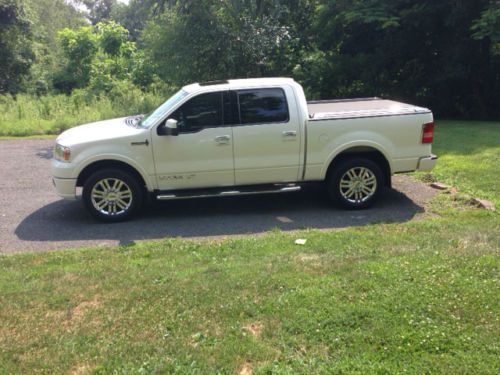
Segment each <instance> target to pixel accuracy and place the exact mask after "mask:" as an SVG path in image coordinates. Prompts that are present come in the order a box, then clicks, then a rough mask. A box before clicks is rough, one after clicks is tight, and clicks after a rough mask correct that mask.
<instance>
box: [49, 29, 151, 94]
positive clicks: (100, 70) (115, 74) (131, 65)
mask: <svg viewBox="0 0 500 375" xmlns="http://www.w3.org/2000/svg"><path fill="white" fill-rule="evenodd" d="M59 39H60V43H61V47H62V52H63V61H64V62H63V64H62V66H61V68H60V70H59V72H58V73H57V75H56V76H55V77H54V87H55V88H56V89H59V90H60V91H62V92H66V93H69V92H71V90H72V89H74V88H85V87H88V88H90V89H91V90H92V91H93V92H94V93H95V94H98V93H107V92H109V91H111V90H112V89H113V87H115V86H116V85H117V83H118V82H119V81H133V82H135V83H137V84H138V85H139V87H142V88H146V87H147V86H148V85H149V84H151V82H152V81H153V79H154V75H153V72H152V71H150V70H148V69H147V68H146V67H145V64H144V62H143V60H144V54H143V53H142V52H138V51H137V47H136V44H135V42H132V41H129V40H128V39H129V35H128V31H127V29H125V28H124V27H122V26H120V25H118V24H117V23H115V22H114V21H106V22H99V23H98V24H97V25H96V26H84V27H81V28H79V29H64V30H62V31H60V33H59Z"/></svg>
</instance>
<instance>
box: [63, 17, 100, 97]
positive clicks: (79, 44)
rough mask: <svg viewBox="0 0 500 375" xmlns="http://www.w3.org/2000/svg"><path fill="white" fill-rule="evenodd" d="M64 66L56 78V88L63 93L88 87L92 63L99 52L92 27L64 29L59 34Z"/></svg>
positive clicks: (96, 38)
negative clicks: (76, 88)
mask: <svg viewBox="0 0 500 375" xmlns="http://www.w3.org/2000/svg"><path fill="white" fill-rule="evenodd" d="M58 37H59V41H60V45H61V48H62V54H63V56H64V59H65V61H64V65H63V67H62V69H61V71H59V73H58V75H57V76H56V77H54V87H55V88H56V89H58V90H60V91H63V92H70V91H71V90H72V89H73V88H75V87H78V88H82V87H86V86H87V85H88V83H89V81H90V78H91V77H90V72H91V69H92V62H93V60H94V57H95V55H96V53H97V51H98V37H97V34H95V33H94V30H93V28H92V27H91V26H84V27H80V28H79V29H68V28H66V29H63V30H61V31H60V32H59V34H58Z"/></svg>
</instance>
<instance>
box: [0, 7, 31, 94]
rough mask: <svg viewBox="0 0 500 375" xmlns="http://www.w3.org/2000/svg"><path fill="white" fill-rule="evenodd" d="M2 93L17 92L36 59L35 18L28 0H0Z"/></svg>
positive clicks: (0, 77)
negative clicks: (29, 12)
mask: <svg viewBox="0 0 500 375" xmlns="http://www.w3.org/2000/svg"><path fill="white" fill-rule="evenodd" d="M0 51H1V53H0V94H2V93H5V92H10V93H16V92H18V91H20V90H21V89H22V83H23V80H24V78H25V76H26V75H27V73H28V72H29V69H30V67H31V65H32V63H33V60H34V53H33V45H32V29H31V18H30V16H29V14H28V12H27V9H26V4H25V1H24V0H0Z"/></svg>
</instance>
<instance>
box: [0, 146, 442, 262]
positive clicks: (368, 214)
mask: <svg viewBox="0 0 500 375" xmlns="http://www.w3.org/2000/svg"><path fill="white" fill-rule="evenodd" d="M52 145H53V141H52V140H12V141H10V140H9V141H0V253H11V252H26V251H44V250H52V249H62V248H76V247H83V246H101V245H102V246H106V245H117V244H123V245H124V244H130V243H132V242H135V241H139V240H154V239H160V238H165V237H187V238H193V237H215V236H219V237H220V236H230V235H248V234H259V233H262V232H265V231H268V230H270V229H273V228H280V229H281V230H284V231H289V230H294V229H303V228H317V229H329V228H343V227H349V226H359V225H366V224H370V223H375V222H405V221H408V220H412V219H414V218H415V217H418V216H419V214H421V213H423V212H424V207H425V204H426V202H428V201H429V200H430V198H431V197H432V196H433V194H434V191H433V190H432V189H431V188H429V187H428V186H426V185H425V184H422V183H419V182H416V181H414V180H413V179H412V178H410V177H407V176H396V177H394V178H393V186H394V189H392V190H389V189H387V190H386V191H385V192H384V193H383V195H382V197H381V199H380V201H379V202H378V204H377V205H376V206H375V207H374V208H371V209H369V210H364V211H343V210H339V209H335V208H332V207H331V206H330V205H329V204H328V201H327V199H326V195H325V194H324V192H323V191H322V189H321V188H319V187H310V188H308V189H306V190H303V191H301V192H297V193H289V194H272V195H256V196H244V197H226V198H220V199H215V198H210V199H193V200H187V201H172V202H155V203H154V204H153V205H152V207H150V208H149V209H147V210H145V211H144V212H143V213H142V214H140V215H139V216H138V217H137V218H136V219H135V220H133V221H129V222H125V223H118V224H102V223H99V222H97V221H95V220H94V219H92V218H91V217H90V216H89V215H88V214H87V213H86V212H85V210H84V209H83V206H82V204H81V202H80V201H64V200H61V199H60V198H59V197H58V196H57V195H56V193H55V191H54V188H53V186H52V181H51V176H50V158H51V157H52V151H51V150H52Z"/></svg>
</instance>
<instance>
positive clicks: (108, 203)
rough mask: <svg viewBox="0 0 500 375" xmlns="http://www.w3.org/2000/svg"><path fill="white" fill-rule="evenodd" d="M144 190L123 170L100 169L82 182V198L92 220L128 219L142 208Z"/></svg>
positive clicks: (112, 220)
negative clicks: (93, 218) (92, 217)
mask: <svg viewBox="0 0 500 375" xmlns="http://www.w3.org/2000/svg"><path fill="white" fill-rule="evenodd" d="M143 197H144V193H143V189H142V188H141V186H140V185H139V183H138V181H137V179H136V178H135V177H134V176H132V175H131V174H130V173H128V172H126V171H122V170H119V169H103V170H100V171H97V172H95V173H93V174H92V175H91V176H90V177H89V178H88V179H87V180H86V181H85V183H84V185H83V192H82V199H83V204H84V206H85V208H86V209H87V211H88V212H89V213H90V214H91V215H92V216H94V217H95V218H97V219H99V220H101V221H104V222H107V223H115V222H119V221H124V220H127V219H129V218H131V217H132V216H133V215H134V214H135V213H136V212H137V211H139V209H140V208H141V207H142V203H143V200H144V198H143Z"/></svg>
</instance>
